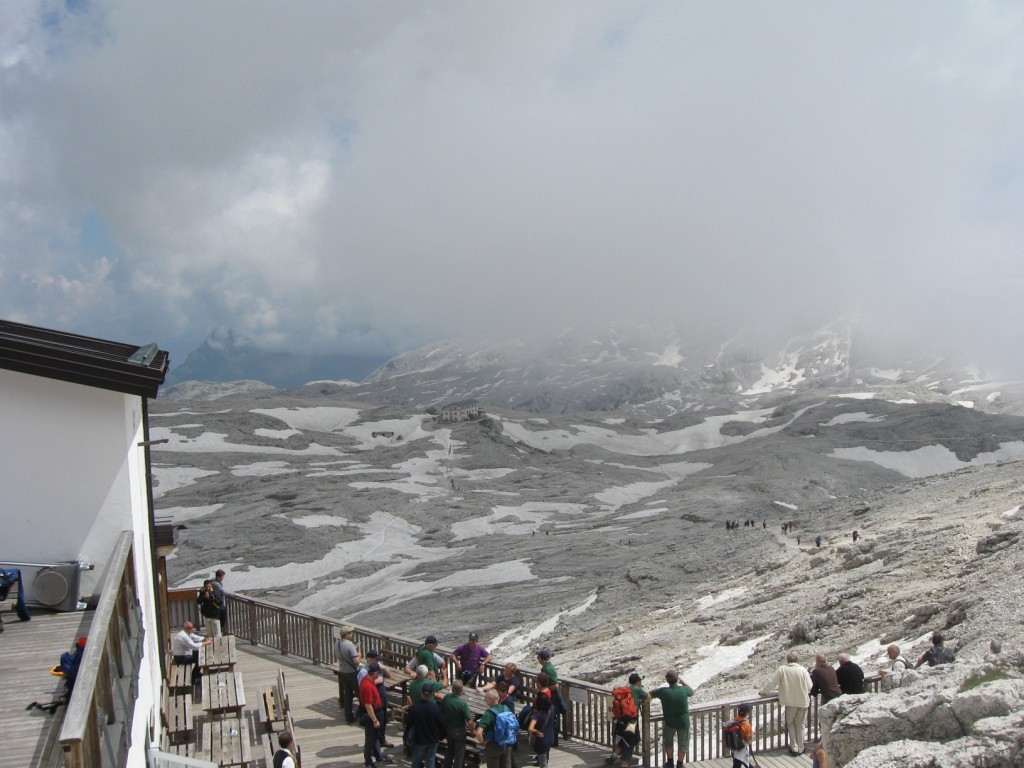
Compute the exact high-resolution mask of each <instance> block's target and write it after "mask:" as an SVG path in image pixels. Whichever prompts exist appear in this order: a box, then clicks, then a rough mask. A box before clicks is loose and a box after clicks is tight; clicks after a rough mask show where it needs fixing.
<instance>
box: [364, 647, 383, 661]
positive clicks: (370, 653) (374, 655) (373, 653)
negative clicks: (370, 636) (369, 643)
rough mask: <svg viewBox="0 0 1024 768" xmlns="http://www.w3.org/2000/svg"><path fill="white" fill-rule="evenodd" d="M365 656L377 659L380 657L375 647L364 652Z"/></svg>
mask: <svg viewBox="0 0 1024 768" xmlns="http://www.w3.org/2000/svg"><path fill="white" fill-rule="evenodd" d="M366 658H368V659H379V658H380V651H378V650H377V649H376V648H371V649H370V650H368V651H367V652H366Z"/></svg>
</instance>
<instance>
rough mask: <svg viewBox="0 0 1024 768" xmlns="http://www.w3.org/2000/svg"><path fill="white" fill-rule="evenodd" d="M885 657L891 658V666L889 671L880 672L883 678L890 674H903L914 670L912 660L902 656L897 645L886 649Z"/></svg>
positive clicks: (882, 670)
mask: <svg viewBox="0 0 1024 768" xmlns="http://www.w3.org/2000/svg"><path fill="white" fill-rule="evenodd" d="M885 655H886V656H888V657H889V661H890V664H889V668H888V669H880V670H879V671H878V674H880V675H881V676H882V677H885V676H886V675H888V674H889V673H890V672H903V671H906V670H908V669H913V668H914V664H913V663H912V662H911V661H910V659H908V658H906V657H905V656H901V655H900V647H899V646H898V645H896V644H895V643H894V644H892V645H890V646H889V647H888V648H886V649H885Z"/></svg>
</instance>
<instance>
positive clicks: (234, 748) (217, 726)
mask: <svg viewBox="0 0 1024 768" xmlns="http://www.w3.org/2000/svg"><path fill="white" fill-rule="evenodd" d="M206 756H209V759H210V760H211V761H213V762H214V763H216V764H217V765H222V766H224V765H240V766H243V768H244V767H245V766H248V765H249V763H251V762H252V749H251V748H250V747H249V727H248V725H247V724H246V722H245V718H244V717H227V718H223V719H221V720H211V721H209V722H208V723H206V724H205V725H204V726H203V757H206Z"/></svg>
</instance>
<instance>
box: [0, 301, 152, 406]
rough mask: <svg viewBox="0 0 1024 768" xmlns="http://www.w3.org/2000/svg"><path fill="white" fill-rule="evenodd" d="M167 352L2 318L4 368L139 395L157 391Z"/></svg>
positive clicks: (0, 333) (0, 355)
mask: <svg viewBox="0 0 1024 768" xmlns="http://www.w3.org/2000/svg"><path fill="white" fill-rule="evenodd" d="M168 364H169V358H168V355H167V352H165V351H163V350H161V349H157V347H156V345H155V344H149V345H146V346H143V347H139V346H136V345H134V344H122V343H119V342H115V341H106V340H104V339H95V338H91V337H89V336H79V335H77V334H73V333H65V332H63V331H53V330H49V329H46V328H38V327H36V326H32V325H23V324H21V323H12V322H9V321H7V320H0V368H6V369H7V370H10V371H18V372H20V373H27V374H31V375H33V376H42V377H44V378H48V379H56V380H58V381H66V382H70V383H72V384H82V385H84V386H88V387H97V388H99V389H106V390H110V391H113V392H123V393H125V394H129V395H138V396H140V397H150V398H153V397H156V395H157V391H158V390H159V389H160V385H161V384H163V382H164V378H165V377H166V376H167V367H168Z"/></svg>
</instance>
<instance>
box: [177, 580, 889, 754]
mask: <svg viewBox="0 0 1024 768" xmlns="http://www.w3.org/2000/svg"><path fill="white" fill-rule="evenodd" d="M227 603H228V628H229V631H230V632H231V633H233V634H235V635H237V636H238V637H239V638H242V639H245V640H248V641H249V642H250V643H252V644H253V645H264V646H268V647H270V648H276V649H278V650H280V651H281V653H283V654H286V655H291V656H298V657H300V658H304V659H308V660H309V661H312V662H313V663H314V664H323V665H327V666H331V665H335V664H336V663H337V659H336V658H335V653H334V645H335V630H336V629H338V628H339V627H340V626H341V625H342V624H343V623H345V622H342V621H341V620H338V619H330V618H327V617H325V616H316V615H313V614H308V613H303V612H301V611H296V610H294V609H292V608H287V607H285V606H281V605H276V604H274V603H270V602H267V601H264V600H257V599H255V598H251V597H245V596H241V595H228V596H227ZM168 606H169V611H170V617H171V626H172V627H179V626H181V625H182V624H183V623H184V622H185V621H186V620H188V621H191V622H192V623H193V624H195V625H196V626H199V624H200V616H199V611H198V606H197V605H196V590H194V589H188V590H173V591H171V592H169V593H168ZM353 642H354V643H355V644H356V647H358V648H362V649H363V650H368V649H370V648H377V649H379V650H380V651H382V652H383V653H385V654H387V655H389V656H393V657H397V658H409V659H411V658H412V657H413V655H414V654H415V652H416V649H417V648H419V646H420V644H421V643H420V641H416V640H410V639H407V638H401V637H396V636H394V635H386V634H383V633H381V632H378V631H376V630H373V629H370V628H368V627H358V626H357V627H356V628H355V637H354V638H353ZM389 652H390V653H389ZM438 653H439V654H441V655H442V656H444V657H445V658H446V660H447V662H446V663H447V664H448V674H449V676H451V677H454V674H455V669H454V664H453V663H452V662H451V651H450V650H448V649H442V648H438ZM501 670H502V666H501V665H500V664H489V665H488V669H487V672H486V673H485V676H486V677H487V678H489V679H493V678H495V677H497V676H498V675H500V674H501ZM539 671H540V670H532V669H523V668H520V669H519V671H518V673H517V674H518V675H519V678H520V679H521V680H522V682H523V692H524V694H525V695H526V696H527V697H529V698H532V696H533V693H534V691H536V687H537V682H536V681H537V672H539ZM878 681H879V678H878V677H874V678H869V680H868V681H867V683H868V684H869V686H870V688H871V690H875V691H877V690H878ZM559 688H560V690H561V694H562V700H563V701H564V702H565V704H566V708H567V711H566V713H565V715H564V716H563V717H562V720H561V732H562V735H563V736H566V737H571V738H574V739H577V740H579V741H584V742H588V743H591V744H596V745H600V746H605V747H608V748H609V749H610V748H611V745H612V743H613V741H614V737H613V735H612V728H613V723H612V721H611V718H610V716H609V709H610V707H611V691H610V690H609V689H608V688H606V687H603V686H600V685H595V684H593V683H589V682H587V681H585V680H575V679H572V678H566V677H559ZM742 702H747V703H749V704H751V705H752V707H753V712H752V713H751V723H752V724H753V726H754V729H755V731H756V736H755V742H754V749H755V751H757V752H765V751H769V750H774V749H781V748H782V747H784V746H786V743H787V739H786V729H785V724H784V722H785V721H784V719H783V707H782V706H781V705H780V704H779V700H778V698H777V697H775V696H752V697H750V698H747V699H738V700H730V701H718V702H711V703H708V704H697V705H692V706H691V707H690V747H689V750H688V755H687V758H688V759H689V760H691V761H695V760H710V759H714V758H719V757H725V756H728V750H727V748H726V746H725V744H724V742H723V740H722V726H723V725H724V724H725V723H727V722H728V721H729V720H731V719H732V717H733V710H734V709H735V707H736V706H738V705H739V704H740V703H742ZM808 715H809V716H808V718H807V732H806V735H805V738H806V739H807V740H808V741H812V740H816V739H817V738H818V737H819V733H818V701H817V699H816V698H812V699H811V707H810V711H809V713H808ZM662 725H663V720H662V716H661V714H660V713H655V714H652V713H651V711H650V707H649V705H645V706H644V711H643V713H642V716H641V728H640V743H639V744H638V745H637V748H636V752H635V754H636V755H637V757H639V758H640V759H641V761H642V763H643V765H644V766H652V765H655V766H656V765H660V764H661V762H662V757H661V756H662V748H661V743H662V742H661V738H662Z"/></svg>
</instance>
